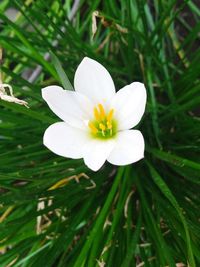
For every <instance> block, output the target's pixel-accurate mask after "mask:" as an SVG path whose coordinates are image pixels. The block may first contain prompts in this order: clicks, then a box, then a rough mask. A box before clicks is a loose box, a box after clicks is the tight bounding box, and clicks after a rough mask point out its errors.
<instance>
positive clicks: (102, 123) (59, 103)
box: [42, 57, 146, 171]
mask: <svg viewBox="0 0 200 267" xmlns="http://www.w3.org/2000/svg"><path fill="white" fill-rule="evenodd" d="M74 87H75V91H67V90H63V89H62V88H61V87H59V86H56V85H52V86H48V87H45V88H43V89H42V97H43V98H44V100H45V101H46V102H47V104H48V105H49V107H50V108H51V109H52V111H53V112H54V113H55V114H56V115H57V116H58V117H60V119H61V120H63V121H62V122H57V123H54V124H53V125H51V126H50V127H49V128H48V129H47V130H46V131H45V134H44V139H43V142H44V145H45V146H46V147H47V148H49V149H50V150H51V151H53V152H54V153H55V154H57V155H60V156H63V157H67V158H73V159H80V158H83V159H84V162H85V164H86V165H87V166H88V167H89V168H90V169H92V170H94V171H97V170H98V169H100V168H101V166H102V165H103V164H104V163H105V161H106V160H107V161H108V162H110V163H112V164H114V165H127V164H130V163H133V162H136V161H138V160H140V159H142V158H143V157H144V139H143V136H142V134H141V132H140V131H138V130H130V129H131V128H132V127H134V126H136V125H137V124H138V123H139V121H140V119H141V117H142V115H143V113H144V110H145V105H146V90H145V87H144V85H143V84H142V83H139V82H133V83H131V84H130V85H127V86H125V87H124V88H122V89H121V90H119V91H118V92H117V93H116V92H115V86H114V83H113V80H112V78H111V76H110V74H109V73H108V71H107V70H106V69H105V68H104V67H103V66H102V65H101V64H99V63H98V62H96V61H95V60H93V59H90V58H87V57H85V58H84V59H83V61H82V62H81V63H80V65H79V66H78V68H77V70H76V73H75V78H74Z"/></svg>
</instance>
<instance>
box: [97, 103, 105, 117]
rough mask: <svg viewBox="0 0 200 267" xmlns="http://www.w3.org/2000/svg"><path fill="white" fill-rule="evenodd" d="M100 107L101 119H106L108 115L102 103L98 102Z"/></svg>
mask: <svg viewBox="0 0 200 267" xmlns="http://www.w3.org/2000/svg"><path fill="white" fill-rule="evenodd" d="M98 107H99V111H100V116H101V119H102V120H104V119H105V117H106V113H105V110H104V107H103V105H102V104H98Z"/></svg>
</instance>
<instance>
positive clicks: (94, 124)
mask: <svg viewBox="0 0 200 267" xmlns="http://www.w3.org/2000/svg"><path fill="white" fill-rule="evenodd" d="M93 113H94V120H93V121H90V122H89V124H88V126H89V128H90V130H91V132H92V134H94V135H96V136H99V137H111V136H112V135H113V114H114V109H111V110H110V111H109V112H108V114H106V112H105V109H104V107H103V105H102V104H98V105H97V107H95V108H94V110H93Z"/></svg>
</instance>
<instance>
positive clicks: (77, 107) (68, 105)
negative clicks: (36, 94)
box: [42, 85, 93, 129]
mask: <svg viewBox="0 0 200 267" xmlns="http://www.w3.org/2000/svg"><path fill="white" fill-rule="evenodd" d="M42 97H43V98H44V100H45V101H46V102H47V104H48V105H49V107H50V108H51V110H52V111H53V112H54V113H55V114H56V115H57V116H58V117H60V118H61V119H62V120H64V121H65V122H67V123H68V124H69V125H71V126H73V127H77V128H80V129H85V128H86V125H87V122H88V120H89V119H90V117H91V116H92V108H93V106H92V105H91V103H90V101H89V100H88V99H87V97H85V96H84V95H82V94H80V93H78V92H72V91H67V90H64V89H62V88H61V87H59V86H56V85H52V86H47V87H45V88H43V89H42Z"/></svg>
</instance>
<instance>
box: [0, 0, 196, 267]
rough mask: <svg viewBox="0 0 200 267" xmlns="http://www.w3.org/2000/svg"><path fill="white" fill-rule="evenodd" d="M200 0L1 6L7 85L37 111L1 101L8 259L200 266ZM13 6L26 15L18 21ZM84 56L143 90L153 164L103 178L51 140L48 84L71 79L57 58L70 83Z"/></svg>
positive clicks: (0, 262)
mask: <svg viewBox="0 0 200 267" xmlns="http://www.w3.org/2000/svg"><path fill="white" fill-rule="evenodd" d="M197 4H198V1H194V0H191V1H189V0H188V1H174V0H169V1H165V0H160V1H157V0H152V1H145V0H124V1H113V0H106V1H100V0H88V1H85V0H80V1H77V0H76V1H70V0H69V1H68V0H65V1H59V0H53V1H51V0H48V1H45V0H35V1H34V0H26V1H21V0H13V1H8V0H3V1H1V3H0V21H1V22H0V46H1V47H3V48H4V61H3V64H2V67H1V71H2V73H3V74H4V75H3V76H4V83H9V84H11V85H12V86H13V89H14V94H15V96H17V97H18V98H20V99H24V100H26V101H28V103H29V106H30V109H27V108H26V107H23V106H20V105H17V104H14V103H8V102H5V101H3V100H0V151H1V152H0V186H1V189H0V203H1V204H0V222H1V224H0V253H1V256H0V266H2V267H5V266H15V267H17V266H21V267H28V266H30V267H40V266H41V267H48V266H56V267H61V266H67V267H68V266H69V267H70V266H74V267H83V266H87V267H94V266H106V267H107V266H112V267H118V266H122V267H128V266H131V267H132V266H147V267H149V266H158V267H159V266H176V264H177V263H182V264H184V265H183V266H187V265H188V266H191V267H194V266H200V227H199V220H200V209H199V204H200V198H199V191H200V187H199V184H200V157H199V155H200V119H199V114H200V113H199V105H200V94H199V91H200V80H199V77H200V64H199V61H200V50H199V30H200V8H199V7H198V5H197ZM9 7H14V8H16V9H17V10H18V11H19V12H18V14H17V17H16V19H15V21H14V22H12V21H10V20H9V19H8V18H7V16H6V14H5V11H6V10H7V9H8V8H9ZM95 10H98V11H99V12H100V13H99V17H98V18H97V32H96V34H95V36H94V38H92V14H93V12H94V11H95ZM68 17H69V18H70V19H68ZM72 17H73V18H72ZM55 40H57V44H56V43H55ZM55 45H56V46H55ZM46 52H53V53H54V54H55V56H54V57H53V60H52V61H48V60H45V59H44V55H45V53H46ZM86 55H87V56H89V57H91V58H94V59H96V60H98V61H99V62H101V63H102V64H103V65H104V66H105V67H106V68H107V69H108V70H109V72H110V73H111V75H112V77H113V79H114V81H115V85H116V87H117V88H118V89H120V88H121V87H123V86H124V85H126V84H128V83H131V82H132V81H142V82H144V83H145V85H146V88H147V93H148V104H147V109H146V113H145V116H144V118H143V120H142V122H141V123H140V125H139V129H140V130H141V131H142V133H143V134H144V137H145V142H146V151H145V159H144V160H141V161H140V162H138V163H136V164H133V165H132V166H126V167H122V168H121V167H120V168H117V167H115V166H112V165H110V164H106V165H105V166H104V167H103V168H102V169H101V170H100V171H98V172H96V173H94V172H91V171H90V170H88V169H87V168H86V166H85V165H84V164H83V161H82V160H71V159H65V158H62V157H58V156H56V155H54V154H53V153H51V152H50V151H48V150H47V149H46V148H45V147H44V146H43V144H42V137H43V133H44V131H45V129H46V128H47V127H48V126H49V125H50V124H51V123H52V122H55V121H57V120H58V119H57V118H56V117H55V116H54V114H53V113H52V112H51V111H50V110H49V108H48V107H47V105H46V104H45V103H44V101H43V99H42V98H41V88H42V87H44V86H46V85H50V84H61V83H62V81H63V79H66V77H65V75H64V74H63V72H62V71H61V70H62V69H61V66H60V64H61V65H62V68H63V69H64V71H65V72H66V74H67V75H68V77H69V80H70V81H71V82H72V84H73V75H74V72H75V70H76V67H77V65H78V64H79V63H80V61H81V60H82V58H83V57H84V56H86ZM38 65H40V66H41V67H42V68H41V71H40V67H39V72H37V73H36V72H35V69H37V71H38ZM33 73H34V75H35V74H36V75H35V77H34V76H33ZM66 84H67V83H65V85H66ZM85 175H87V176H88V177H89V179H86V178H87V177H86V176H85ZM75 178H76V179H75ZM78 178H80V179H79V182H77V179H78ZM94 185H95V186H94ZM50 189H51V190H50ZM104 263H105V265H104Z"/></svg>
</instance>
